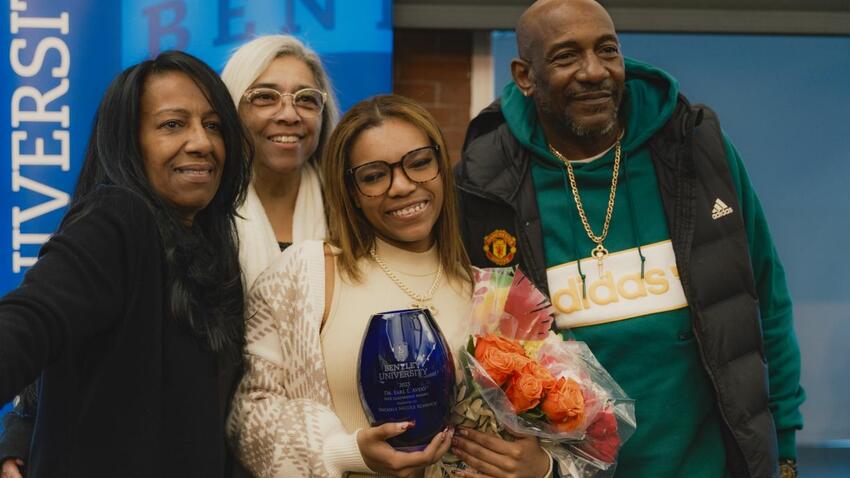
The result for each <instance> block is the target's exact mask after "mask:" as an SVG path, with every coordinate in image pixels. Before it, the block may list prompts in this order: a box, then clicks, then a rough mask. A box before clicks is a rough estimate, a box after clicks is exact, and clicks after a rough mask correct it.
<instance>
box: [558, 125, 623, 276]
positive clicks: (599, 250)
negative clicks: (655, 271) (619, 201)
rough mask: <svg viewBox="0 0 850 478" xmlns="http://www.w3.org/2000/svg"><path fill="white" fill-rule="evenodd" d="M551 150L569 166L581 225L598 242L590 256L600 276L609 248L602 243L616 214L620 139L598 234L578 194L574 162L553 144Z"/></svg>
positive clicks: (616, 145)
mask: <svg viewBox="0 0 850 478" xmlns="http://www.w3.org/2000/svg"><path fill="white" fill-rule="evenodd" d="M549 151H551V152H552V154H554V155H555V156H556V157H557V158H558V159H560V160H561V162H563V163H564V165H566V167H567V174H568V175H569V178H570V189H572V192H573V199H574V200H575V203H576V209H578V215H579V217H580V218H581V225H582V226H584V232H585V233H587V237H589V238H590V240H591V241H593V242H594V243H595V244H596V247H594V248H593V249H592V250H591V251H590V256H591V257H593V258H594V259H596V264H597V265H598V266H599V276H600V277H601V276H602V261H603V260H605V258H606V257H608V249H606V248H605V246H603V245H602V243H603V242H604V241H605V238H606V237H607V236H608V227H609V226H610V225H611V217H612V216H613V215H614V199H615V197H616V195H617V177H618V175H619V172H620V153H621V149H620V140H619V139H618V140H617V142H616V143H614V174H613V175H612V176H611V192H610V193H609V194H608V209H607V210H606V211H605V222H604V223H603V224H602V234H600V235H598V236H597V235H596V234H594V233H593V229H591V228H590V223H589V222H588V221H587V214H585V212H584V206H583V205H582V203H581V197H580V196H579V194H578V185H577V184H576V177H575V174H574V173H573V165H572V163H570V161H569V160H568V159H567V158H565V157H564V155H563V154H561V152H560V151H558V150H557V149H555V148H554V147H553V146H552V145H551V144H549Z"/></svg>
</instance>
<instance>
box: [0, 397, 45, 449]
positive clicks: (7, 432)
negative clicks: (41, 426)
mask: <svg viewBox="0 0 850 478" xmlns="http://www.w3.org/2000/svg"><path fill="white" fill-rule="evenodd" d="M37 385H38V384H37V382H33V383H31V384H29V386H27V388H25V389H24V390H23V391H22V392H21V393H20V394H18V397H17V399H16V402H15V407H14V408H13V409H12V411H11V412H9V413H7V414H6V415H4V416H3V420H2V426H0V429H2V433H0V464H2V463H3V462H4V461H5V460H6V459H7V458H20V459H22V460H24V461H26V459H27V457H28V456H29V451H30V442H31V441H32V433H33V426H34V425H35V410H36V406H37V397H36V389H37Z"/></svg>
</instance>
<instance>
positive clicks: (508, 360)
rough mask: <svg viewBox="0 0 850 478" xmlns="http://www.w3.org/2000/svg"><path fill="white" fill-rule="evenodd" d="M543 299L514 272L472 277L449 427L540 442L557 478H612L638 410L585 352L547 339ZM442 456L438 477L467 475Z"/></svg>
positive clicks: (548, 312) (550, 313) (551, 336)
mask: <svg viewBox="0 0 850 478" xmlns="http://www.w3.org/2000/svg"><path fill="white" fill-rule="evenodd" d="M553 317H554V310H552V307H551V304H550V303H549V300H548V298H547V297H546V296H545V295H543V294H542V293H541V292H540V291H539V290H537V289H536V288H535V287H534V286H533V285H532V284H531V282H530V281H529V280H528V278H527V277H526V276H525V275H524V274H523V273H522V272H521V271H519V270H517V271H516V272H514V270H512V269H507V268H503V269H483V270H478V271H477V277H476V286H475V292H474V295H473V313H472V315H471V317H470V337H469V340H468V342H467V346H466V349H465V350H462V351H461V352H460V353H459V354H458V355H459V359H460V360H459V361H460V363H461V366H462V368H463V369H464V374H463V376H462V379H463V380H464V382H463V383H462V384H460V385H459V387H458V401H457V404H456V405H455V407H454V409H453V417H452V421H453V423H454V424H455V425H459V426H465V427H469V428H473V429H476V430H479V431H485V432H488V433H493V434H498V435H500V436H502V437H503V438H506V439H508V440H510V439H511V437H512V435H525V436H536V437H538V438H539V440H540V443H541V445H542V446H543V447H544V448H545V449H546V450H547V452H549V454H551V455H552V456H553V457H554V458H555V459H556V461H557V462H558V464H559V467H560V471H561V476H571V477H581V478H585V477H605V476H610V475H613V472H614V468H615V464H616V456H617V451H618V450H619V448H620V446H621V445H622V443H623V442H625V440H626V439H628V437H629V436H630V435H631V433H632V432H633V431H634V428H635V420H634V404H633V402H632V401H631V400H630V399H629V398H628V397H627V396H626V395H625V393H624V392H623V391H622V389H620V387H619V386H618V385H617V384H616V382H615V381H614V380H613V379H612V378H611V376H610V375H609V374H608V373H607V372H606V371H605V369H604V368H603V367H602V366H601V365H600V364H599V362H598V361H597V360H596V358H595V357H594V356H593V354H592V353H591V352H590V350H589V349H588V347H587V345H586V344H584V343H583V342H577V341H564V340H563V339H562V338H561V337H560V336H559V335H557V334H555V333H553V332H550V331H549V328H550V326H551V323H552V320H553ZM463 467H464V464H463V463H462V462H461V461H460V459H458V458H457V457H455V456H453V455H451V454H447V455H446V456H445V457H444V459H443V467H442V471H443V473H445V474H447V473H449V472H450V470H451V469H452V468H463Z"/></svg>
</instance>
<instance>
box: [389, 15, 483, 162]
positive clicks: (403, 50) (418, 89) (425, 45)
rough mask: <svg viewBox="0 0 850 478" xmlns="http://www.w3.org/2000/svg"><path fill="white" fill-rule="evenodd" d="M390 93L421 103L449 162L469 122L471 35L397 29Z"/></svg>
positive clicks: (457, 32) (456, 151) (462, 31)
mask: <svg viewBox="0 0 850 478" xmlns="http://www.w3.org/2000/svg"><path fill="white" fill-rule="evenodd" d="M394 35H395V36H394V42H393V43H394V45H393V92H395V93H398V94H400V95H404V96H407V97H410V98H413V99H414V100H416V101H418V102H420V103H421V104H422V105H423V106H424V107H425V108H427V109H428V111H430V112H431V114H433V115H434V117H435V118H437V121H438V122H439V123H440V128H441V129H442V130H443V134H444V135H445V136H446V145H447V146H448V149H449V156H450V157H451V159H452V161H457V160H458V159H459V158H460V148H461V146H463V137H464V134H465V133H466V126H467V124H468V123H469V119H470V118H469V105H470V84H469V80H470V79H469V77H470V71H471V68H472V32H471V31H468V30H418V29H396V30H395V32H394Z"/></svg>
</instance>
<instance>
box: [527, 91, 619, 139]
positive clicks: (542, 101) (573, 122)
mask: <svg viewBox="0 0 850 478" xmlns="http://www.w3.org/2000/svg"><path fill="white" fill-rule="evenodd" d="M538 91H541V90H538ZM596 91H610V92H611V100H612V101H613V102H614V108H613V109H611V111H610V114H609V115H608V117H607V118H605V120H604V121H601V122H600V121H592V122H589V121H582V120H581V119H579V118H576V117H574V116H573V115H572V114H570V102H571V101H572V97H573V96H576V95H579V94H587V93H592V92H596ZM542 96H543V95H535V102H536V103H537V106H538V108H540V109H541V111H543V112H545V113H546V114H547V115H548V116H550V117H552V118H554V119H555V120H556V121H557V122H558V123H560V124H562V125H565V126H566V127H567V128H568V129H569V130H570V132H572V134H574V135H575V136H577V137H579V138H597V137H600V136H605V135H607V134H609V133H611V132H612V131H614V129H616V128H617V124H618V119H619V118H618V115H619V112H620V103H621V100H622V98H623V90H622V89H620V88H617V87H616V86H615V85H612V84H610V83H602V84H600V85H599V86H595V87H591V88H583V89H581V90H579V91H570V93H569V96H568V97H567V104H566V105H564V107H563V109H562V110H561V111H557V112H556V111H555V109H554V108H553V107H552V103H551V102H550V101H549V98H543V97H542ZM607 108H608V106H607V105H600V106H599V107H598V110H597V111H593V113H597V112H602V111H604V110H605V109H607Z"/></svg>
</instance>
